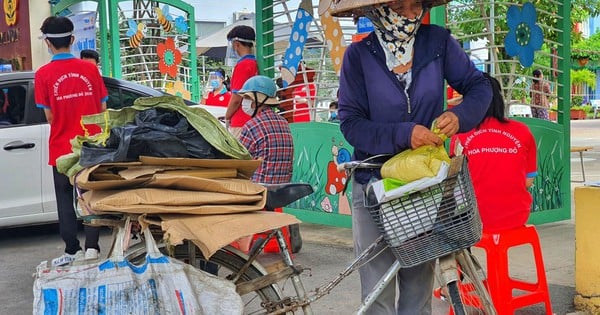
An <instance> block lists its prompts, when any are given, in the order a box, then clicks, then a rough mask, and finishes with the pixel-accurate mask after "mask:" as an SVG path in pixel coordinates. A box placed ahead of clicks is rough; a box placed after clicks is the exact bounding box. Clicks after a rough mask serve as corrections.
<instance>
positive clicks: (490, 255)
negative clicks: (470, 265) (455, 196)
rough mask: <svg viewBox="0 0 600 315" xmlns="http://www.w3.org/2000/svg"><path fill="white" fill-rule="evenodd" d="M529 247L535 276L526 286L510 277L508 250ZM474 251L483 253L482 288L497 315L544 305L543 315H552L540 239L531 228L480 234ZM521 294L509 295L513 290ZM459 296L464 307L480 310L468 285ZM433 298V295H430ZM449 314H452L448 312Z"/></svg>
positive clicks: (462, 287)
mask: <svg viewBox="0 0 600 315" xmlns="http://www.w3.org/2000/svg"><path fill="white" fill-rule="evenodd" d="M527 244H529V245H531V248H532V249H533V256H534V257H533V258H534V260H535V268H536V272H537V280H536V282H527V281H524V280H520V279H514V278H511V277H510V273H509V267H508V263H509V261H508V250H509V249H510V248H511V247H515V246H520V245H527ZM475 247H479V248H482V249H483V250H485V252H486V260H487V280H486V281H485V283H484V284H485V285H486V286H487V288H488V290H489V291H490V295H491V297H492V301H493V302H494V306H495V307H496V311H497V312H498V315H513V314H514V313H515V310H517V309H519V308H523V307H526V306H530V305H534V304H538V303H544V305H545V307H546V314H547V315H552V305H551V303H550V292H549V291H548V283H547V281H546V270H545V268H544V259H543V257H542V249H541V247H540V238H539V236H538V233H537V230H536V229H535V226H533V225H524V226H522V227H518V228H515V229H512V230H508V231H502V232H499V233H486V232H485V231H484V232H483V235H482V237H481V240H480V241H479V243H477V244H475ZM515 289H516V290H520V291H524V293H523V292H519V294H518V295H516V296H515V295H513V290H515ZM460 291H461V296H462V297H463V300H464V302H465V304H467V305H470V306H473V307H476V308H481V302H480V300H479V298H478V297H477V296H476V295H475V294H474V288H473V285H472V284H470V283H466V284H462V285H461V286H460ZM434 295H435V293H434ZM449 314H453V312H452V310H450V313H449Z"/></svg>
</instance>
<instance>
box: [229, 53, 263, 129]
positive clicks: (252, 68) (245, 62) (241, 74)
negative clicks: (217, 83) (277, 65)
mask: <svg viewBox="0 0 600 315" xmlns="http://www.w3.org/2000/svg"><path fill="white" fill-rule="evenodd" d="M257 74H258V63H257V62H256V57H255V56H254V55H245V56H243V57H242V58H240V60H238V62H237V64H236V65H235V67H234V68H233V73H232V74H231V84H230V89H231V92H233V93H237V92H238V91H239V90H241V89H242V86H243V85H244V83H246V81H247V80H248V79H250V78H251V77H253V76H255V75H257ZM248 120H250V116H248V115H246V113H244V111H243V110H242V107H241V106H240V107H238V109H237V110H236V111H235V113H233V116H231V121H230V122H229V125H230V126H231V127H243V126H244V125H245V124H246V122H247V121H248Z"/></svg>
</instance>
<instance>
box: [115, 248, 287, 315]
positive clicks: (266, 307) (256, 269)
mask: <svg viewBox="0 0 600 315" xmlns="http://www.w3.org/2000/svg"><path fill="white" fill-rule="evenodd" d="M188 244H189V245H190V246H194V245H193V244H191V242H186V244H183V245H179V246H175V247H174V248H173V250H169V248H168V247H167V246H165V244H164V243H160V244H158V245H159V248H160V250H161V251H162V252H163V253H164V254H165V255H168V256H171V257H173V258H176V259H179V260H181V261H183V262H185V263H190V262H191V261H192V259H190V256H189V250H188ZM145 256H146V247H145V245H144V242H141V243H140V244H136V245H134V246H133V247H131V248H130V249H129V250H128V251H127V254H126V258H127V259H128V260H129V261H131V262H133V263H135V262H136V261H141V260H142V259H144V258H145ZM247 258H248V257H247V256H246V255H244V254H243V253H241V252H237V251H235V250H234V249H228V248H222V249H220V250H219V251H217V252H216V253H215V254H214V255H212V256H211V257H210V259H209V260H206V258H204V256H203V255H202V253H201V251H200V250H199V249H196V259H195V261H196V264H195V266H194V267H196V268H201V269H202V270H205V271H207V272H210V273H213V274H216V275H217V276H219V277H220V278H224V279H228V280H229V279H230V278H231V276H234V275H237V274H238V273H239V271H240V270H241V269H242V267H243V266H244V265H245V264H246V262H247V261H248V260H247ZM266 274H267V272H266V271H265V270H264V268H262V266H261V265H260V264H258V263H257V262H253V263H252V264H251V265H250V267H249V268H248V269H247V270H246V271H245V272H244V273H242V274H241V276H240V277H239V280H238V281H237V282H236V285H239V284H240V283H243V282H246V281H250V280H253V279H257V278H260V277H262V276H265V275H266ZM242 300H243V301H244V314H267V313H270V312H273V311H275V310H276V309H277V308H279V306H280V302H281V300H282V299H281V290H280V289H279V286H278V285H277V284H270V285H267V286H265V287H263V288H261V289H257V290H255V291H252V292H249V293H247V294H244V295H242Z"/></svg>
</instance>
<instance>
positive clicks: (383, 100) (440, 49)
mask: <svg viewBox="0 0 600 315" xmlns="http://www.w3.org/2000/svg"><path fill="white" fill-rule="evenodd" d="M444 79H446V80H447V82H448V84H450V86H452V88H454V89H455V90H456V91H458V92H459V93H460V94H462V95H463V102H462V104H461V105H459V106H456V107H454V108H452V109H450V111H452V112H453V113H455V114H456V116H458V119H459V123H460V130H459V132H465V131H468V130H470V129H472V128H474V127H476V126H477V124H479V122H481V120H482V119H483V117H484V115H485V113H486V111H487V109H488V107H489V105H490V101H491V99H492V90H491V87H490V84H489V81H488V80H487V79H485V78H484V77H483V75H482V73H481V72H480V71H478V70H477V69H476V68H475V66H474V64H473V63H472V62H471V61H470V60H469V57H468V56H467V54H466V53H465V52H464V50H463V49H462V47H461V46H460V45H459V43H458V42H457V41H456V40H455V39H454V38H452V37H451V36H450V32H449V31H448V30H446V29H444V28H441V27H439V26H435V25H421V27H420V28H419V30H418V32H417V35H416V37H415V44H414V57H413V65H412V83H411V85H410V88H409V89H408V95H407V94H406V93H405V90H404V86H403V84H402V83H401V82H400V81H399V80H398V79H397V78H396V75H395V74H394V73H392V72H391V71H389V70H388V68H387V66H386V63H385V54H384V52H383V49H382V47H381V45H380V44H379V41H378V40H377V36H376V35H375V33H374V32H373V33H371V34H370V35H369V36H367V37H366V38H364V39H363V40H362V41H360V42H358V43H353V44H352V45H350V46H349V47H348V48H347V49H346V52H345V55H344V62H343V65H342V70H341V74H340V88H339V100H338V103H339V109H338V115H339V118H340V123H341V125H340V129H341V131H342V133H343V135H344V137H345V138H346V141H348V143H349V144H350V145H352V146H353V147H354V155H353V159H355V160H363V159H365V158H367V157H369V156H372V155H376V154H382V153H387V154H396V153H399V152H401V151H403V150H406V149H408V148H410V139H411V135H412V130H413V127H414V126H415V125H416V124H419V125H423V126H425V127H427V128H430V127H431V124H432V122H433V120H434V119H435V118H437V117H438V116H440V115H441V114H442V112H443V106H444V94H445V92H446V89H445V86H444ZM372 176H376V177H379V172H378V171H370V170H361V171H357V173H356V174H355V179H356V180H357V181H358V182H359V183H362V184H364V183H366V182H367V181H368V180H369V179H370V177H372Z"/></svg>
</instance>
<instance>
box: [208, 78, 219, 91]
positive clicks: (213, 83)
mask: <svg viewBox="0 0 600 315" xmlns="http://www.w3.org/2000/svg"><path fill="white" fill-rule="evenodd" d="M219 84H220V82H219V80H210V86H211V87H212V88H213V89H216V88H218V87H219Z"/></svg>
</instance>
